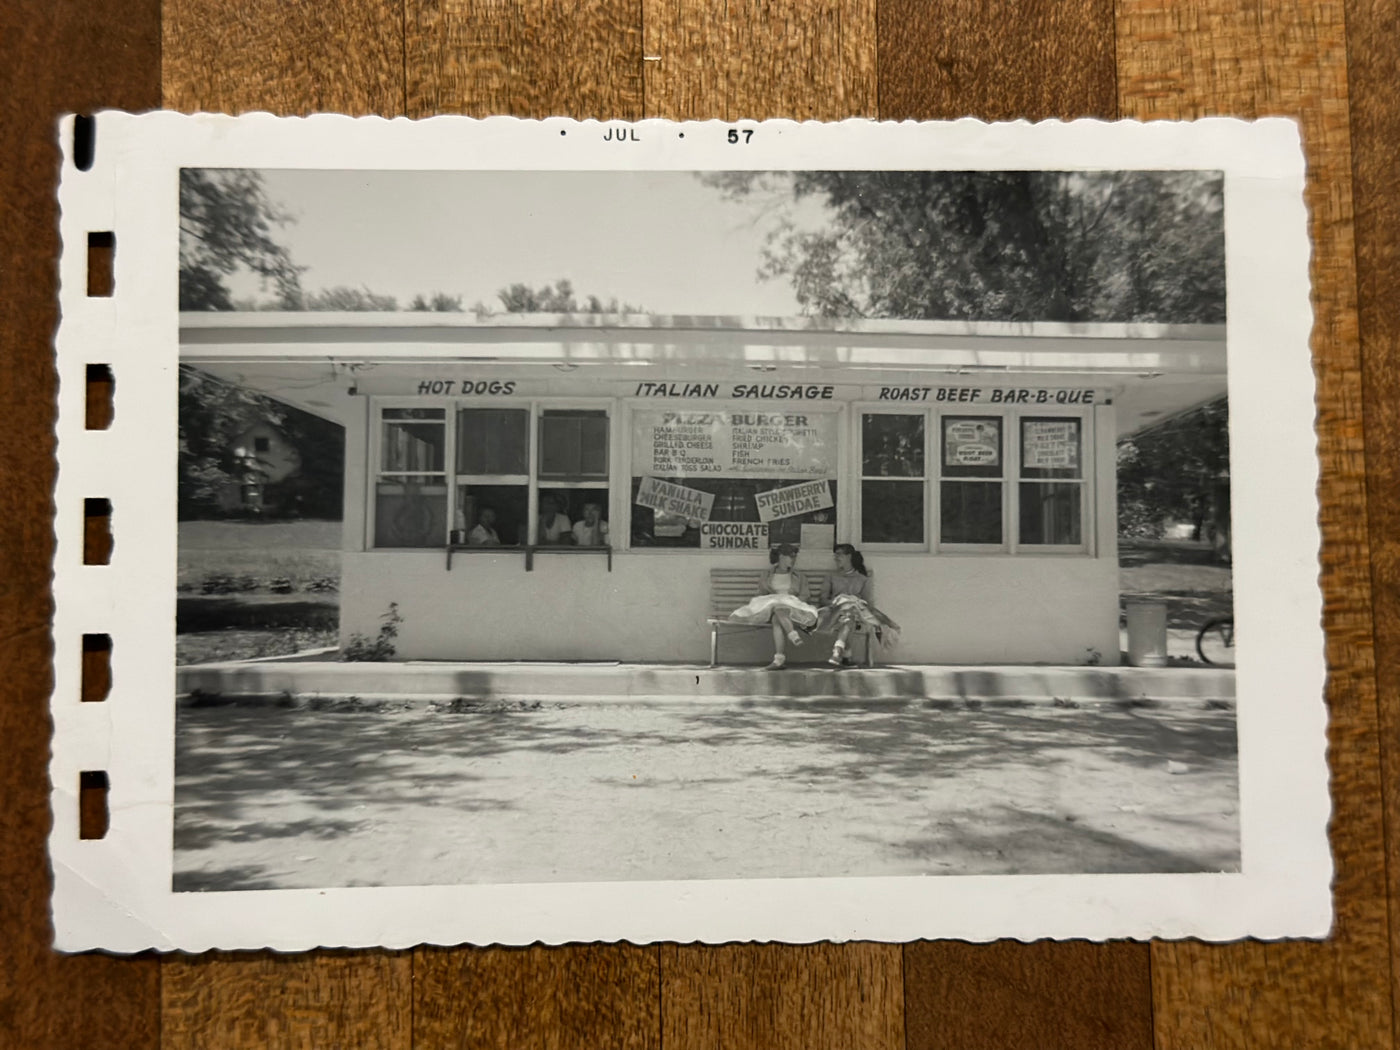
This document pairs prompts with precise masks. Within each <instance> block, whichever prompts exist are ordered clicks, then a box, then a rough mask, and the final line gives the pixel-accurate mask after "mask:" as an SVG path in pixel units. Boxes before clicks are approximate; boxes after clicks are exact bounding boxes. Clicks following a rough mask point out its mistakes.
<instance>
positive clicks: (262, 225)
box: [180, 168, 302, 310]
mask: <svg viewBox="0 0 1400 1050" xmlns="http://www.w3.org/2000/svg"><path fill="white" fill-rule="evenodd" d="M290 221H291V216H289V215H288V214H287V213H286V212H284V211H282V210H281V209H280V208H279V207H277V205H275V204H274V203H273V202H272V201H271V199H269V198H268V196H267V192H266V190H265V188H264V186H263V179H262V176H261V175H260V174H259V173H258V172H256V171H250V170H248V169H246V168H181V169H180V309H181V310H232V309H233V308H234V303H233V300H232V297H231V296H230V294H229V289H228V285H227V284H226V283H225V278H227V277H228V276H229V275H230V274H232V273H234V272H235V271H236V270H238V269H239V268H240V267H243V268H246V269H248V270H251V271H252V272H253V273H256V274H259V275H261V276H262V277H263V278H264V279H266V280H268V281H270V282H272V284H273V286H274V287H275V289H276V292H277V295H278V298H279V300H280V301H281V302H283V303H286V304H293V303H296V302H298V301H299V299H300V295H301V283H300V278H301V273H302V268H301V267H298V266H297V265H295V264H294V263H293V262H292V258H291V255H290V253H289V252H288V251H287V249H286V247H285V246H284V245H282V244H281V243H279V242H278V241H277V240H276V239H275V237H274V236H273V229H274V227H280V226H285V225H286V224H287V223H288V222H290Z"/></svg>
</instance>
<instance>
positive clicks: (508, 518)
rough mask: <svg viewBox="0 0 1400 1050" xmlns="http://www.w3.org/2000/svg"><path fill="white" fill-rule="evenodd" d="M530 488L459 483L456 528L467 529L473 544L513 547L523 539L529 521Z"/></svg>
mask: <svg viewBox="0 0 1400 1050" xmlns="http://www.w3.org/2000/svg"><path fill="white" fill-rule="evenodd" d="M529 493H530V490H529V489H528V488H527V487H526V486H524V485H459V486H458V487H457V513H456V514H455V515H454V520H453V524H452V528H453V531H461V532H464V533H466V539H467V545H468V546H472V547H494V546H497V545H498V544H499V545H500V546H502V547H513V546H516V545H517V544H521V543H524V542H525V540H526V537H527V536H528V532H527V531H526V530H527V528H528V525H529V513H530V508H529V499H530V494H529Z"/></svg>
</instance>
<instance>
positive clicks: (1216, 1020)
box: [1118, 0, 1392, 1050]
mask: <svg viewBox="0 0 1400 1050" xmlns="http://www.w3.org/2000/svg"><path fill="white" fill-rule="evenodd" d="M1118 33H1119V47H1118V82H1119V93H1120V109H1121V112H1122V114H1123V116H1125V117H1138V118H1142V119H1148V118H1156V117H1172V118H1175V117H1192V116H1198V115H1202V114H1215V113H1219V114H1230V115H1239V116H1255V115H1265V114H1285V115H1292V116H1296V117H1298V118H1299V119H1300V120H1301V122H1302V126H1303V138H1304V142H1305V146H1306V150H1307V157H1308V166H1309V177H1308V206H1309V208H1310V211H1311V229H1312V236H1313V245H1314V252H1313V260H1312V279H1313V308H1314V310H1315V312H1316V324H1315V327H1314V331H1313V342H1312V345H1313V355H1314V360H1315V362H1316V367H1317V376H1318V412H1319V417H1318V437H1319V442H1320V449H1319V451H1320V455H1321V460H1322V482H1321V489H1320V497H1321V500H1322V531H1323V545H1324V549H1323V559H1322V560H1323V570H1322V584H1323V590H1324V592H1325V599H1326V612H1325V620H1326V626H1327V632H1328V651H1327V655H1328V666H1329V668H1330V670H1331V678H1330V681H1329V686H1328V702H1329V705H1330V709H1331V717H1332V722H1331V727H1330V731H1329V737H1330V742H1331V764H1332V778H1333V779H1332V793H1333V803H1334V812H1333V820H1332V828H1331V838H1332V850H1333V854H1334V856H1335V858H1336V862H1337V877H1336V882H1335V887H1334V891H1335V894H1336V906H1337V924H1336V927H1335V929H1334V932H1333V935H1332V937H1331V939H1330V940H1328V941H1327V942H1326V943H1308V942H1299V943H1288V944H1259V943H1242V944H1231V945H1216V946H1212V945H1205V944H1198V943H1189V942H1188V943H1180V944H1158V945H1154V946H1153V949H1152V952H1153V965H1152V977H1153V1003H1154V1009H1155V1023H1156V1035H1157V1046H1158V1047H1159V1048H1162V1050H1166V1048H1170V1047H1198V1046H1207V1045H1208V1046H1215V1047H1234V1046H1239V1047H1245V1046H1253V1047H1258V1046H1288V1047H1292V1046H1336V1047H1361V1046H1367V1047H1376V1046H1386V1047H1388V1046H1391V1045H1392V1042H1391V1002H1390V995H1391V988H1390V977H1389V971H1390V961H1389V956H1388V944H1387V930H1388V926H1387V914H1386V911H1387V905H1386V897H1385V890H1386V883H1385V856H1384V850H1383V847H1382V826H1381V805H1380V802H1381V797H1380V790H1381V785H1380V768H1379V759H1378V752H1377V729H1378V725H1377V704H1376V685H1375V672H1376V667H1375V662H1374V654H1373V648H1372V621H1371V586H1370V570H1369V561H1370V557H1369V555H1370V546H1369V541H1368V537H1367V533H1366V519H1367V503H1366V492H1365V463H1364V460H1363V448H1362V427H1361V417H1360V411H1359V409H1360V403H1361V372H1360V358H1359V352H1358V350H1359V347H1358V337H1357V314H1356V301H1357V300H1356V277H1355V270H1354V263H1355V256H1354V252H1353V214H1352V204H1351V201H1352V195H1351V154H1350V135H1349V128H1348V111H1347V79H1346V78H1347V69H1346V51H1345V43H1346V41H1345V24H1344V19H1343V10H1342V4H1341V3H1339V2H1316V0H1314V2H1309V3H1299V4H1272V3H1266V2H1264V0H1247V2H1243V3H1242V2H1240V0H1195V2H1192V3H1182V2H1180V0H1123V2H1122V3H1120V5H1119V15H1118Z"/></svg>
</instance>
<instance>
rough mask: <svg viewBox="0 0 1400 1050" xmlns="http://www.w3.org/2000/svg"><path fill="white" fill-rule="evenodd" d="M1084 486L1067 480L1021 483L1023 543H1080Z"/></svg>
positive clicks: (1075, 544) (1076, 544) (1077, 544)
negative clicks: (1081, 498)
mask: <svg viewBox="0 0 1400 1050" xmlns="http://www.w3.org/2000/svg"><path fill="white" fill-rule="evenodd" d="M1080 492H1081V486H1080V485H1078V484H1074V483H1065V482H1036V481H1023V482H1021V542H1022V543H1027V544H1030V543H1056V544H1064V545H1070V546H1076V547H1077V546H1079V545H1080V544H1081V543H1082V542H1083V540H1082V538H1081V537H1082V530H1081V528H1080V520H1079V519H1080V515H1079V500H1080Z"/></svg>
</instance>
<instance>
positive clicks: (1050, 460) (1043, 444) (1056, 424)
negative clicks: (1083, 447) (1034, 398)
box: [1021, 419, 1079, 470]
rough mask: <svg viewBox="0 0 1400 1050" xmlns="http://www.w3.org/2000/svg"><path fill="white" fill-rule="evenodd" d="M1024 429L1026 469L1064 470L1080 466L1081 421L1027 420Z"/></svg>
mask: <svg viewBox="0 0 1400 1050" xmlns="http://www.w3.org/2000/svg"><path fill="white" fill-rule="evenodd" d="M1021 428H1022V429H1021V467H1022V469H1024V470H1064V469H1073V468H1076V467H1078V466H1079V420H1077V419H1027V420H1023V421H1022V423H1021Z"/></svg>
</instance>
